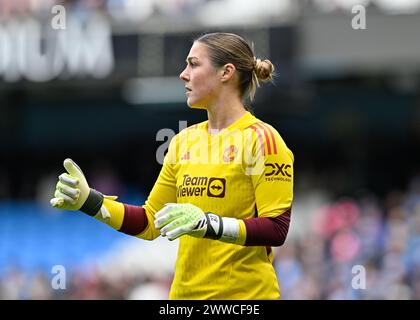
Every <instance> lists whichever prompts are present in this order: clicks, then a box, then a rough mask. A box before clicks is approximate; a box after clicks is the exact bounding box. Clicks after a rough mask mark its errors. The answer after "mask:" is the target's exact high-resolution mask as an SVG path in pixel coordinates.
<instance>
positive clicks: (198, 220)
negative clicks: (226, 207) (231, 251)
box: [155, 203, 239, 243]
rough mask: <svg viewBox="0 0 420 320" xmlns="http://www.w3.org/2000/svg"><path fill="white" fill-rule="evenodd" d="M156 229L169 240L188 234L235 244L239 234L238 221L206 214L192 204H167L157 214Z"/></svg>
mask: <svg viewBox="0 0 420 320" xmlns="http://www.w3.org/2000/svg"><path fill="white" fill-rule="evenodd" d="M155 227H156V228H158V229H160V233H161V235H162V236H164V237H165V236H166V237H168V239H169V240H175V239H176V238H178V237H180V236H182V235H184V234H188V235H190V236H193V237H196V238H209V239H215V240H221V241H224V242H231V243H234V242H235V241H236V239H237V237H238V233H239V223H238V220H237V219H234V218H226V217H224V218H222V217H220V216H218V215H217V214H214V213H210V212H208V213H205V212H204V211H203V210H201V209H200V208H198V207H196V206H195V205H193V204H190V203H167V204H166V205H165V206H164V208H163V209H162V210H160V211H159V212H157V213H156V215H155Z"/></svg>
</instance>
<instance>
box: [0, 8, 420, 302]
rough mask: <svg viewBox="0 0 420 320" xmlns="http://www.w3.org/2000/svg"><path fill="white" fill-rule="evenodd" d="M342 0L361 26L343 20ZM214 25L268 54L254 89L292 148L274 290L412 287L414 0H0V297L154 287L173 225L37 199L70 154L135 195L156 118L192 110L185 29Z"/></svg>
mask: <svg viewBox="0 0 420 320" xmlns="http://www.w3.org/2000/svg"><path fill="white" fill-rule="evenodd" d="M358 4H361V5H363V6H365V8H366V29H359V30H355V29H353V28H352V20H353V19H354V17H355V16H356V13H355V12H354V13H352V8H353V7H354V6H355V5H358ZM55 5H63V6H64V7H65V8H66V21H65V22H66V28H65V29H64V30H61V29H59V30H56V29H53V28H52V27H51V21H52V19H53V17H54V16H55V14H53V13H52V8H53V7H54V6H55ZM217 30H222V31H233V32H237V33H239V34H241V35H243V36H245V37H247V38H248V39H250V40H251V41H253V43H254V44H255V49H256V53H257V55H258V56H261V57H267V58H269V59H271V60H272V61H273V62H274V63H275V64H276V66H277V71H278V77H277V79H276V84H275V85H269V86H266V87H265V88H264V89H262V90H260V91H259V92H258V93H257V96H256V101H255V103H254V104H253V106H254V110H255V114H256V115H257V116H258V117H259V118H260V119H262V120H265V121H267V122H269V123H271V124H272V125H274V126H275V127H276V128H277V129H278V131H279V132H280V134H281V135H282V136H283V138H284V139H285V141H286V142H287V144H288V145H289V147H290V148H291V149H292V150H293V152H294V154H295V159H296V162H295V171H296V176H295V201H294V208H293V214H292V224H291V230H290V232H289V237H288V239H287V241H286V244H285V245H284V246H282V247H280V248H277V249H276V251H275V253H276V259H275V268H276V271H277V273H278V275H279V279H280V281H279V282H280V287H281V290H282V297H283V299H419V298H420V267H419V266H420V175H419V173H420V172H419V169H420V153H419V150H420V148H419V142H420V33H419V30H420V1H419V0H405V1H391V0H370V1H369V0H359V1H356V0H306V1H303V0H301V1H297V0H294V1H292V0H259V1H252V0H141V1H135V0H89V1H88V0H78V1H77V0H74V1H54V0H20V1H16V0H0V298H1V299H166V298H167V293H168V290H169V286H170V283H171V279H172V275H173V265H174V260H175V257H176V250H177V242H173V243H170V242H169V241H166V239H157V240H156V241H153V242H146V241H143V240H139V239H136V238H133V237H128V236H125V235H123V234H120V233H118V232H116V231H114V230H112V229H109V228H107V227H106V226H104V225H102V224H100V223H97V222H96V221H94V220H93V219H91V218H89V217H87V216H84V215H83V214H82V213H72V212H58V211H57V210H52V209H51V208H49V202H48V201H49V199H50V197H51V195H52V193H53V190H54V186H55V183H56V178H57V176H58V175H59V174H60V173H61V172H62V171H63V169H62V166H61V164H62V161H63V159H64V158H66V157H71V158H73V159H74V160H76V161H77V162H78V163H79V164H80V166H81V167H82V168H83V170H84V171H85V174H86V175H87V177H88V181H89V182H90V184H91V185H92V186H93V187H95V188H96V189H98V190H101V191H103V192H104V193H107V194H117V195H120V199H122V200H123V201H125V202H128V203H131V204H138V205H139V204H142V203H143V201H144V200H145V198H146V197H147V194H148V191H149V190H150V189H151V187H152V185H153V183H154V180H155V179H156V177H157V174H158V172H159V169H160V164H159V163H158V161H157V160H156V151H157V150H158V148H159V146H161V145H162V144H163V143H164V141H158V139H157V132H158V131H159V130H160V129H163V128H169V129H172V130H173V131H174V133H176V132H178V130H179V121H187V123H188V124H189V125H190V124H193V123H195V122H199V121H203V120H204V119H205V118H206V114H205V112H203V111H196V110H189V109H188V107H187V106H186V103H185V97H184V90H183V85H182V83H181V82H180V81H178V80H177V76H178V74H179V72H180V71H181V70H182V69H183V67H184V64H185V63H184V60H185V57H186V55H187V53H188V51H189V47H190V44H191V40H192V39H193V38H194V37H196V36H197V35H200V34H201V33H203V32H209V31H217ZM160 140H161V139H160ZM56 265H62V266H64V267H65V270H66V289H65V290H53V289H52V286H51V281H52V278H53V277H54V275H55V274H54V272H52V268H53V267H54V266H56ZM357 265H361V266H363V267H364V268H365V270H366V289H364V290H357V289H354V288H353V287H352V279H353V277H354V276H355V274H353V273H352V270H353V269H352V268H353V267H354V266H357Z"/></svg>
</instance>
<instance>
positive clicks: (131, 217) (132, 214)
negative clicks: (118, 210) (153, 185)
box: [118, 204, 148, 236]
mask: <svg viewBox="0 0 420 320" xmlns="http://www.w3.org/2000/svg"><path fill="white" fill-rule="evenodd" d="M147 223H148V221H147V216H146V211H145V210H144V208H143V207H139V206H132V205H129V204H124V219H123V223H122V225H121V228H120V230H118V231H120V232H123V233H126V234H128V235H131V236H135V235H138V234H140V233H142V232H143V231H144V230H145V229H146V227H147Z"/></svg>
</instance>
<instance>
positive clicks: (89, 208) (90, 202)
mask: <svg viewBox="0 0 420 320" xmlns="http://www.w3.org/2000/svg"><path fill="white" fill-rule="evenodd" d="M103 202H104V196H103V194H102V193H100V192H99V191H96V190H95V189H92V188H91V189H90V192H89V196H88V197H87V199H86V201H85V203H84V204H83V206H82V207H81V208H80V209H79V210H80V211H82V212H84V213H86V214H87V215H89V216H92V217H93V216H95V215H96V214H97V213H98V212H99V210H100V209H101V206H102V203H103Z"/></svg>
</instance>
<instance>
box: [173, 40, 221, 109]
mask: <svg viewBox="0 0 420 320" xmlns="http://www.w3.org/2000/svg"><path fill="white" fill-rule="evenodd" d="M179 78H180V79H181V80H182V81H184V82H185V89H186V95H187V97H188V99H187V104H188V106H190V107H191V108H199V109H207V108H208V107H209V106H210V105H212V104H213V103H214V101H216V99H217V97H218V94H219V91H220V88H221V84H222V82H221V81H220V79H221V71H219V70H217V69H216V68H214V67H213V66H212V64H211V62H210V60H209V57H208V55H207V47H206V46H205V45H204V44H202V43H200V42H197V41H196V42H194V44H193V46H192V47H191V50H190V53H189V54H188V57H187V66H186V67H185V69H184V71H182V72H181V74H180V75H179Z"/></svg>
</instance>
